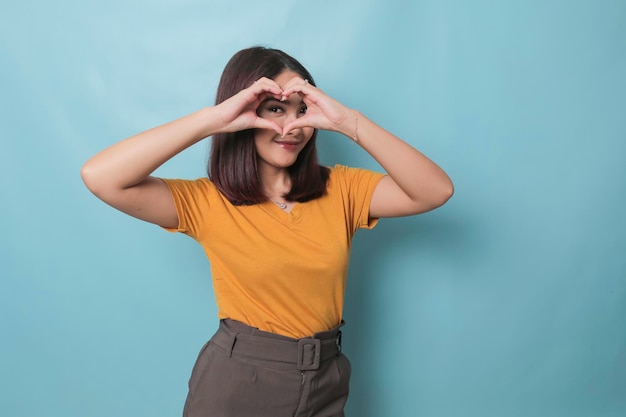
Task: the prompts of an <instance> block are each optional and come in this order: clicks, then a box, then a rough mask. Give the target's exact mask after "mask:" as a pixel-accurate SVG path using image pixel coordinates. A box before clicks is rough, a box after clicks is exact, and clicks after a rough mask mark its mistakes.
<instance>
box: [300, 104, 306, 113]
mask: <svg viewBox="0 0 626 417" xmlns="http://www.w3.org/2000/svg"><path fill="white" fill-rule="evenodd" d="M306 110H307V107H306V106H304V107H302V108H301V109H300V114H306Z"/></svg>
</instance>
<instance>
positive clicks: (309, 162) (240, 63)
mask: <svg viewBox="0 0 626 417" xmlns="http://www.w3.org/2000/svg"><path fill="white" fill-rule="evenodd" d="M285 70H290V71H293V72H295V73H297V74H298V75H299V76H301V77H302V78H304V79H307V80H309V82H310V83H311V84H312V85H315V82H314V81H313V77H311V74H310V73H309V72H308V71H307V70H306V68H304V66H303V65H302V64H300V63H299V62H298V61H297V60H296V59H294V58H293V57H291V56H289V55H287V54H286V53H284V52H283V51H280V50H278V49H271V48H264V47H260V46H256V47H252V48H248V49H244V50H241V51H239V52H237V53H236V54H235V55H234V56H233V57H232V58H231V59H230V61H229V62H228V64H226V68H224V72H223V73H222V78H221V79H220V83H219V86H218V88H217V96H216V98H215V104H219V103H221V102H223V101H225V100H227V99H228V98H230V97H232V96H233V95H235V94H237V93H238V92H239V91H241V90H243V89H244V88H247V87H249V86H250V85H252V83H253V82H254V81H255V80H258V79H259V78H261V77H267V78H272V79H273V78H275V77H277V76H278V75H279V74H280V73H282V72H283V71H285ZM316 137H317V129H315V130H314V131H313V136H312V137H311V139H310V140H309V142H308V143H307V144H306V146H305V147H304V148H303V149H302V151H300V153H299V154H298V158H297V159H296V162H294V164H293V165H291V166H290V167H289V168H287V172H288V173H289V176H290V177H291V190H290V191H289V192H288V193H287V194H286V195H284V196H283V197H284V198H285V199H286V200H288V201H297V202H305V201H309V200H313V199H315V198H318V197H321V196H322V195H324V193H325V192H326V182H327V180H328V176H329V171H328V168H326V167H323V166H320V165H319V163H318V159H317V150H316V147H315V138H316ZM207 173H208V175H209V178H210V179H211V180H212V181H213V183H215V185H216V186H217V188H218V189H219V190H220V192H221V193H222V194H223V195H224V196H225V197H226V198H227V199H228V200H229V201H230V202H231V203H232V204H234V205H251V204H257V203H262V202H264V201H267V196H266V195H265V194H264V193H263V190H262V187H261V178H260V176H259V172H258V169H257V152H256V146H255V144H254V129H249V130H243V131H240V132H234V133H218V134H216V135H214V136H213V140H212V143H211V157H210V159H209V163H208V165H207Z"/></svg>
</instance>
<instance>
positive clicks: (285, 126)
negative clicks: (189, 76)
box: [81, 47, 453, 417]
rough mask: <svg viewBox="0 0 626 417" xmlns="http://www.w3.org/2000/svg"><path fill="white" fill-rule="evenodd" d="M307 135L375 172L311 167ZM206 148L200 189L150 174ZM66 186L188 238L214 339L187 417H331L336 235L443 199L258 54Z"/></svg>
mask: <svg viewBox="0 0 626 417" xmlns="http://www.w3.org/2000/svg"><path fill="white" fill-rule="evenodd" d="M319 129H324V130H330V131H335V132H339V133H342V134H343V135H345V136H347V137H348V138H349V139H350V140H353V141H355V142H356V143H357V144H358V145H360V146H361V147H363V149H365V150H366V151H367V152H368V153H369V154H370V155H371V156H372V157H373V158H374V159H375V160H376V161H377V162H378V163H379V164H380V165H381V166H382V167H383V168H384V170H385V171H386V174H379V173H375V172H371V171H368V170H363V169H356V168H348V167H345V166H340V165H337V166H335V167H333V168H327V167H323V166H320V165H319V164H318V161H317V155H316V149H315V138H316V135H317V131H318V130H319ZM209 136H212V137H213V139H212V152H211V158H210V163H209V167H208V174H209V178H201V179H197V180H172V179H161V178H156V177H153V176H151V173H152V172H153V171H154V170H155V169H156V168H158V167H159V166H160V165H161V164H163V163H164V162H166V161H167V160H168V159H170V158H172V157H173V156H174V155H176V154H178V153H179V152H181V151H183V150H184V149H186V148H188V147H189V146H191V145H193V144H195V143H197V142H198V141H200V140H202V139H204V138H206V137H209ZM81 174H82V177H83V180H84V182H85V184H86V185H87V187H88V188H89V189H90V190H91V191H92V192H93V193H94V194H95V195H96V196H98V197H99V198H100V199H102V200H103V201H105V202H106V203H108V204H110V205H111V206H113V207H115V208H117V209H119V210H121V211H123V212H125V213H128V214H129V215H131V216H134V217H137V218H139V219H142V220H145V221H148V222H151V223H154V224H157V225H159V226H162V227H164V228H166V229H168V230H170V231H178V232H182V233H186V234H187V235H189V236H191V237H193V238H194V239H196V240H197V241H198V242H199V243H200V244H201V245H202V246H203V248H204V250H205V252H206V254H207V256H208V258H209V260H210V262H211V270H212V279H213V285H214V290H215V296H216V301H217V306H218V315H219V318H220V327H219V330H218V331H217V333H216V334H215V335H214V336H213V337H212V339H211V340H210V341H209V342H208V343H207V344H206V345H205V346H204V347H203V349H202V350H201V352H200V355H199V357H198V360H197V362H196V365H195V366H194V369H193V371H192V375H191V379H190V381H189V394H188V397H187V401H186V404H185V410H184V415H185V416H189V417H192V416H193V417H196V416H219V417H241V416H256V417H264V416H267V417H281V416H285V417H286V416H343V415H344V413H343V408H344V405H345V402H346V400H347V397H348V381H349V377H350V364H349V362H348V360H347V358H346V357H345V356H344V355H343V354H342V353H341V332H340V330H339V327H340V326H341V325H342V324H343V321H342V308H343V297H344V290H345V284H346V275H347V268H348V258H349V251H350V246H351V240H352V237H353V235H354V233H355V232H356V230H357V229H358V228H371V227H374V225H375V224H376V221H377V219H378V218H381V217H395V216H408V215H414V214H418V213H423V212H425V211H429V210H432V209H434V208H436V207H439V206H441V205H442V204H444V203H445V202H446V201H447V200H448V199H449V198H450V197H451V196H452V193H453V186H452V183H451V181H450V179H449V178H448V176H447V175H446V174H445V172H444V171H442V170H441V169H440V168H439V167H438V166H437V165H436V164H435V163H433V162H432V161H430V160H429V159H428V158H427V157H425V156H424V155H423V154H421V153H420V152H418V151H417V150H416V149H414V148H413V147H411V146H410V145H408V144H407V143H405V142H403V141H402V140H400V139H398V138H397V137H395V136H394V135H392V134H391V133H389V132H387V131H386V130H384V129H383V128H381V127H379V126H378V125H376V124H375V123H374V122H372V121H370V120H369V119H368V118H367V117H365V116H364V115H362V114H361V113H359V112H358V111H357V110H352V109H349V108H347V107H345V106H344V105H342V104H341V103H339V102H337V101H335V100H334V99H332V98H330V97H329V96H327V95H326V94H324V92H322V90H320V89H318V88H317V87H316V86H315V83H314V82H313V78H312V77H311V74H309V72H308V71H307V70H306V69H305V68H304V67H303V66H302V65H301V64H300V63H299V62H298V61H296V60H295V59H294V58H292V57H291V56H289V55H287V54H285V53H284V52H282V51H279V50H276V49H267V48H262V47H254V48H249V49H245V50H242V51H240V52H238V53H237V54H235V55H234V56H233V58H232V59H231V60H230V61H229V63H228V64H227V66H226V68H225V69H224V73H223V74H222V78H221V81H220V84H219V87H218V92H217V99H216V104H215V106H212V107H207V108H203V109H201V110H199V111H197V112H195V113H192V114H190V115H188V116H185V117H183V118H181V119H179V120H175V121H173V122H170V123H167V124H165V125H162V126H159V127H156V128H153V129H150V130H147V131H145V132H143V133H139V134H137V135H135V136H132V137H130V138H128V139H126V140H123V141H121V142H119V143H117V144H114V145H113V146H111V147H109V148H107V149H105V150H103V151H101V152H100V153H98V154H97V155H95V156H94V157H92V158H91V159H90V160H89V161H87V163H86V164H85V165H84V167H83V169H82V172H81Z"/></svg>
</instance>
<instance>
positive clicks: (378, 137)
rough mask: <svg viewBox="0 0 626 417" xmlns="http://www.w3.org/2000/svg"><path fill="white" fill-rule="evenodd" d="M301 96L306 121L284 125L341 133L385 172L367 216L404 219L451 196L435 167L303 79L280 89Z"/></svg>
mask: <svg viewBox="0 0 626 417" xmlns="http://www.w3.org/2000/svg"><path fill="white" fill-rule="evenodd" d="M294 93H296V94H300V95H302V97H303V100H304V102H305V104H306V105H307V113H306V115H305V116H303V117H301V118H299V119H297V120H295V121H294V122H292V123H291V124H289V125H287V126H285V129H284V131H283V133H286V132H288V131H289V130H291V129H293V128H296V127H302V126H305V125H306V126H312V127H316V128H318V129H325V130H332V131H335V132H339V133H342V134H344V135H346V136H348V137H349V138H351V139H353V140H356V142H357V143H358V144H359V145H361V146H362V147H363V149H365V150H366V151H367V152H368V153H369V154H370V155H371V156H372V157H373V158H374V159H375V160H376V161H377V162H378V163H379V164H380V165H381V166H382V167H383V169H384V170H385V171H386V172H387V174H388V176H387V177H384V178H383V179H382V180H381V181H380V182H379V184H378V186H377V187H376V190H375V191H374V195H373V196H372V201H371V203H370V217H373V218H375V217H397V216H409V215H413V214H419V213H423V212H426V211H429V210H433V209H435V208H437V207H439V206H441V205H443V204H444V203H445V202H446V201H448V199H449V198H450V197H451V196H452V194H453V192H454V186H453V184H452V181H451V180H450V178H449V177H448V175H447V174H446V173H445V172H444V171H443V170H442V169H441V168H439V166H437V164H435V163H434V162H433V161H431V160H430V159H428V158H427V157H426V156H424V155H423V154H422V153H421V152H419V151H418V150H417V149H415V148H413V147H412V146H410V145H409V144H407V143H406V142H404V141H402V140H401V139H399V138H397V137H396V136H394V135H392V134H391V133H389V132H387V131H386V130H385V129H383V128H382V127H380V126H378V125H377V124H375V123H374V122H372V121H371V120H369V119H368V118H367V117H365V116H363V115H362V114H361V113H359V112H357V111H356V110H351V109H348V108H347V107H345V106H344V105H342V104H341V103H339V102H337V101H336V100H333V99H331V98H330V97H328V96H327V95H325V94H324V93H323V92H322V91H321V90H320V89H318V88H316V87H313V86H312V85H310V84H308V83H307V82H305V81H304V80H302V79H294V80H292V81H290V82H289V83H288V85H286V86H285V92H284V93H283V94H284V95H287V96H288V95H290V94H294Z"/></svg>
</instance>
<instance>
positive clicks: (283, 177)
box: [261, 169, 291, 199]
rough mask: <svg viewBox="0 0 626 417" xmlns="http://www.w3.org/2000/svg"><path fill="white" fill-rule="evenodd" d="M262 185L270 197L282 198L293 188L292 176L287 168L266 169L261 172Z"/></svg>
mask: <svg viewBox="0 0 626 417" xmlns="http://www.w3.org/2000/svg"><path fill="white" fill-rule="evenodd" d="M261 186H262V188H263V192H264V193H265V195H267V197H268V198H270V199H275V198H282V196H283V195H285V194H287V193H288V192H289V191H290V190H291V177H290V176H289V173H288V172H287V170H286V169H274V170H268V169H266V170H265V171H264V172H262V173H261Z"/></svg>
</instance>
